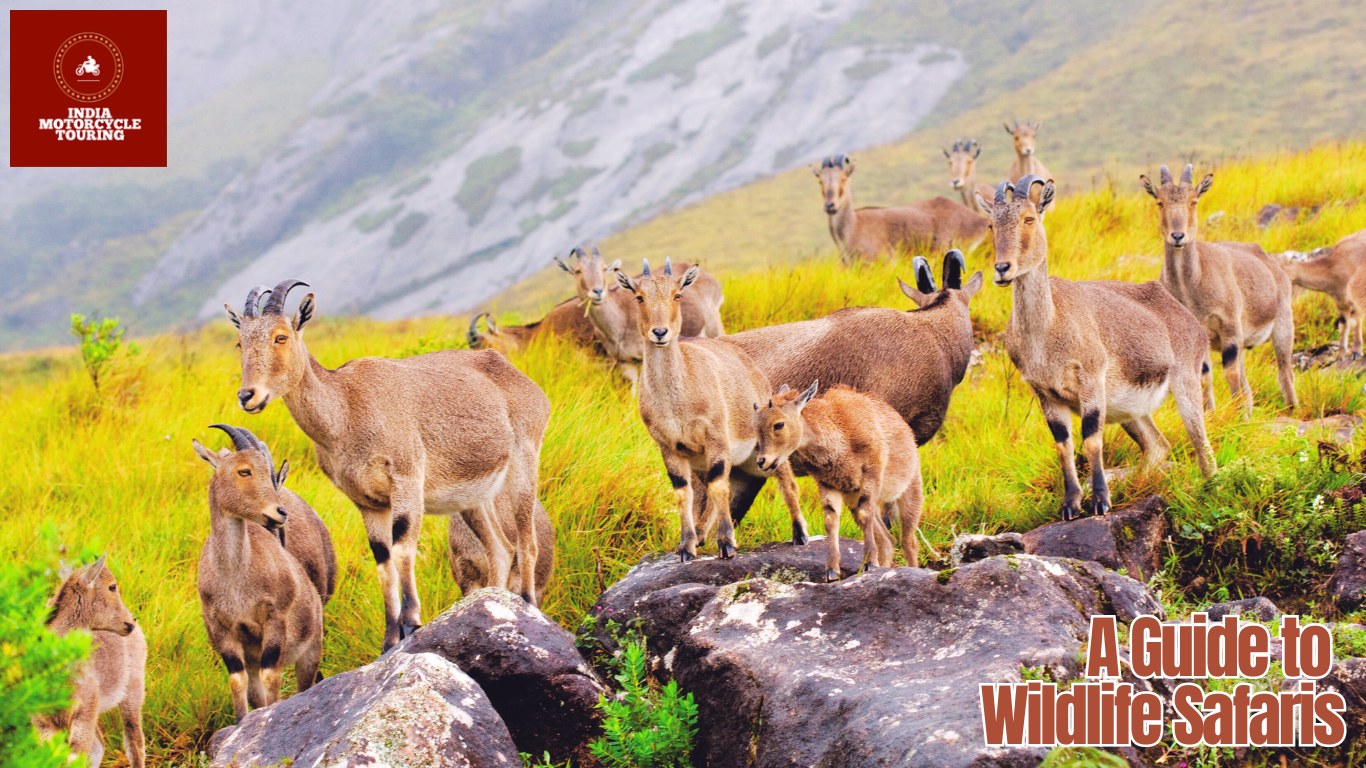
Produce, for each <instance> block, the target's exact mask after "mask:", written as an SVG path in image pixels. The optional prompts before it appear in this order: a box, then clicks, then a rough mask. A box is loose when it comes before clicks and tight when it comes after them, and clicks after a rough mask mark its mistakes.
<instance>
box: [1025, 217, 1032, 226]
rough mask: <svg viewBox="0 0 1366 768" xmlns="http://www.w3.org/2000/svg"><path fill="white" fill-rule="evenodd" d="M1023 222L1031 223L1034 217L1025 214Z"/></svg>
mask: <svg viewBox="0 0 1366 768" xmlns="http://www.w3.org/2000/svg"><path fill="white" fill-rule="evenodd" d="M1025 223H1026V224H1033V223H1034V217H1033V216H1026V217H1025Z"/></svg>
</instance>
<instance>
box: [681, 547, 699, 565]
mask: <svg viewBox="0 0 1366 768" xmlns="http://www.w3.org/2000/svg"><path fill="white" fill-rule="evenodd" d="M694 557H697V556H696V555H694V554H692V553H691V552H689V551H688V550H686V549H680V550H678V561H679V562H680V563H687V562H690V561H692V559H693V558H694Z"/></svg>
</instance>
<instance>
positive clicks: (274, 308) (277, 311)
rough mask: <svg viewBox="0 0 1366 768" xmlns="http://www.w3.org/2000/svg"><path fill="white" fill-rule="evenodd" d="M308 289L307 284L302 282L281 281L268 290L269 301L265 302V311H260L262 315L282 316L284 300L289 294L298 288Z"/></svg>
mask: <svg viewBox="0 0 1366 768" xmlns="http://www.w3.org/2000/svg"><path fill="white" fill-rule="evenodd" d="M301 285H302V286H304V287H305V288H307V287H308V283H305V282H304V281H302V280H292V279H291V280H281V281H280V284H279V285H277V286H275V287H274V288H272V289H270V300H269V301H267V302H266V306H265V309H262V310H261V314H263V315H283V314H284V313H285V299H286V298H288V296H289V292H290V291H292V290H294V289H295V288H297V287H299V286H301Z"/></svg>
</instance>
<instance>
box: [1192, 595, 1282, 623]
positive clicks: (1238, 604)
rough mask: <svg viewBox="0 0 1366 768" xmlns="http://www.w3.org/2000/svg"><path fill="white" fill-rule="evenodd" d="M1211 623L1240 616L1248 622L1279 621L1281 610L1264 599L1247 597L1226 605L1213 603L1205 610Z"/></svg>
mask: <svg viewBox="0 0 1366 768" xmlns="http://www.w3.org/2000/svg"><path fill="white" fill-rule="evenodd" d="M1205 613H1207V614H1209V620H1210V622H1211V623H1213V622H1217V621H1223V620H1224V617H1225V616H1241V617H1243V618H1244V619H1247V620H1248V621H1261V622H1268V621H1279V620H1280V618H1281V609H1280V608H1277V607H1276V604H1275V603H1273V602H1271V601H1270V600H1268V599H1266V598H1265V597H1249V598H1248V599H1246V600H1234V601H1232V602H1228V603H1215V604H1213V605H1211V606H1209V607H1208V608H1206V609H1205Z"/></svg>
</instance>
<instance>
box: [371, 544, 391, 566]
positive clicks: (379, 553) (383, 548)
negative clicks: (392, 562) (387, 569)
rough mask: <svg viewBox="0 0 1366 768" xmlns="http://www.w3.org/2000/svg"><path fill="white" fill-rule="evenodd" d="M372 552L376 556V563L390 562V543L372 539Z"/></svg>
mask: <svg viewBox="0 0 1366 768" xmlns="http://www.w3.org/2000/svg"><path fill="white" fill-rule="evenodd" d="M370 552H371V553H372V554H374V556H375V565H384V564H385V563H387V562H389V545H387V544H381V543H380V542H378V541H372V542H370Z"/></svg>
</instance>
